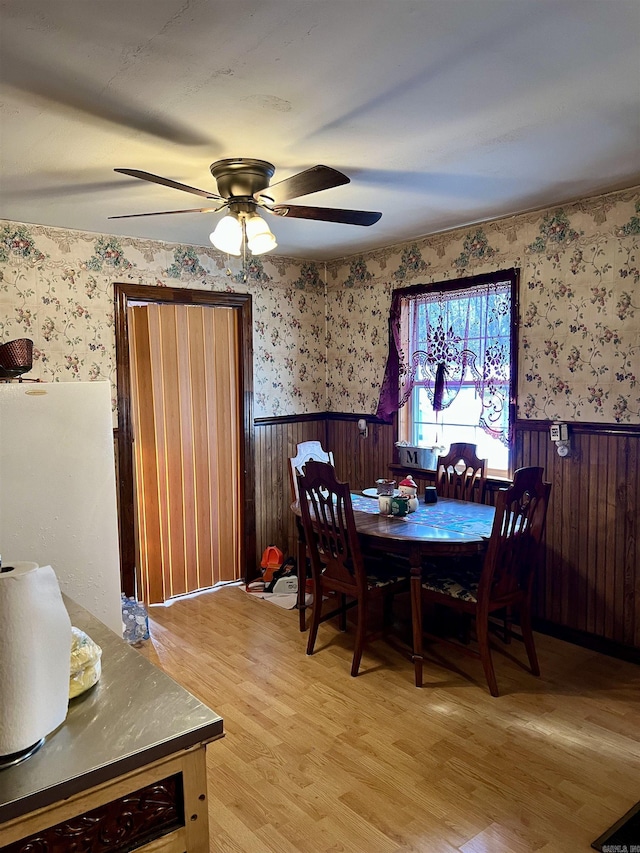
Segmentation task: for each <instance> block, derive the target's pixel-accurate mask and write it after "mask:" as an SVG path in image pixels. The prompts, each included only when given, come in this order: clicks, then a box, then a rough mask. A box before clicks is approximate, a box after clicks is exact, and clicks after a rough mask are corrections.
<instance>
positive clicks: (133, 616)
mask: <svg viewBox="0 0 640 853" xmlns="http://www.w3.org/2000/svg"><path fill="white" fill-rule="evenodd" d="M122 636H123V638H124V639H125V640H126V641H127V643H131V644H135V643H141V642H142V641H143V640H148V639H149V617H148V615H147V609H146V607H145V606H144V604H143V603H142V602H141V601H136V600H135V598H127V596H126V595H125V594H124V593H122Z"/></svg>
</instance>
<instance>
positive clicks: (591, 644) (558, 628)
mask: <svg viewBox="0 0 640 853" xmlns="http://www.w3.org/2000/svg"><path fill="white" fill-rule="evenodd" d="M533 628H534V630H535V631H539V632H540V633H541V634H548V635H549V636H550V637H555V638H556V639H558V640H564V641H565V642H567V643H573V645H574V646H581V647H582V648H585V649H590V650H591V651H593V652H599V653H600V654H603V655H608V656H609V657H612V658H618V659H619V660H626V661H629V663H636V664H640V648H636V647H635V646H628V645H627V644H626V643H619V642H617V641H616V640H610V639H608V638H607V637H599V636H598V635H597V634H590V633H589V632H588V631H580V630H578V629H576V628H568V627H566V626H565V625H558V624H556V623H555V622H549V621H548V620H547V619H534V620H533Z"/></svg>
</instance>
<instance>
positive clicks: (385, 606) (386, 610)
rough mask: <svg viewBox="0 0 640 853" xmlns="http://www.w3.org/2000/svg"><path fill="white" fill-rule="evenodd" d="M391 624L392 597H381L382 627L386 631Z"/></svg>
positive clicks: (389, 595)
mask: <svg viewBox="0 0 640 853" xmlns="http://www.w3.org/2000/svg"><path fill="white" fill-rule="evenodd" d="M392 622H393V595H391V594H387V595H384V596H383V597H382V627H383V629H384V630H385V631H386V630H388V629H389V628H390V627H391V625H392Z"/></svg>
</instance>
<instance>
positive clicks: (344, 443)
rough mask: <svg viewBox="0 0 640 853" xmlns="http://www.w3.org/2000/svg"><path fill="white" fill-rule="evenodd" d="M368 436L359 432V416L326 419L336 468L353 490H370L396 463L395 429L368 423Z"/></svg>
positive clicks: (330, 447)
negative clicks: (394, 457)
mask: <svg viewBox="0 0 640 853" xmlns="http://www.w3.org/2000/svg"><path fill="white" fill-rule="evenodd" d="M368 431H369V434H368V435H367V437H366V438H363V437H362V436H361V435H360V431H359V430H358V423H357V418H354V417H351V418H349V419H344V420H341V419H338V416H331V418H330V419H329V420H327V441H328V448H327V449H330V450H332V451H333V455H334V460H335V465H336V471H337V472H338V476H339V477H340V479H341V480H346V481H347V482H349V483H350V484H351V487H352V488H353V489H368V488H371V487H372V486H374V485H375V481H376V480H377V479H378V478H379V477H388V476H389V465H391V464H392V463H393V451H394V442H395V441H396V434H395V428H394V427H393V426H392V425H390V424H379V423H369V424H368Z"/></svg>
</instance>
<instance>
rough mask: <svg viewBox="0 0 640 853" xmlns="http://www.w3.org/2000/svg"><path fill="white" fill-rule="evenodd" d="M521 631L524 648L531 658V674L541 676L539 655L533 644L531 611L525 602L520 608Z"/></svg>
mask: <svg viewBox="0 0 640 853" xmlns="http://www.w3.org/2000/svg"><path fill="white" fill-rule="evenodd" d="M520 630H521V631H522V639H523V640H524V647H525V649H526V650H527V655H528V657H529V666H530V667H531V672H532V673H533V674H534V675H540V666H539V664H538V655H537V654H536V647H535V643H534V642H533V631H532V630H531V609H530V607H529V605H528V604H527V602H525V603H524V604H523V605H522V607H521V608H520Z"/></svg>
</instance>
